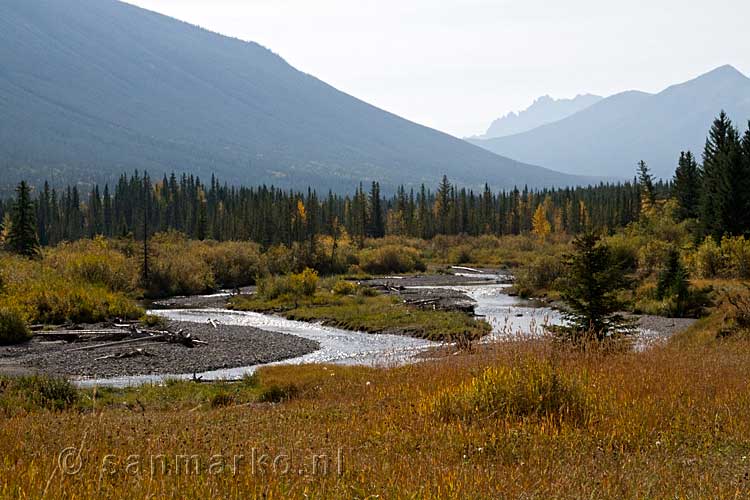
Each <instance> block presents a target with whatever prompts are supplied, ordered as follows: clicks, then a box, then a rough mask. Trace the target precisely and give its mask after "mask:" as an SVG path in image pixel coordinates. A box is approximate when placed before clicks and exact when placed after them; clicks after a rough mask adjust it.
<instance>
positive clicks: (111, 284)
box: [45, 237, 138, 292]
mask: <svg viewBox="0 0 750 500" xmlns="http://www.w3.org/2000/svg"><path fill="white" fill-rule="evenodd" d="M45 260H46V264H48V265H49V266H51V267H52V268H54V269H56V270H57V271H59V272H61V273H64V274H66V275H69V276H70V277H71V278H73V279H74V280H80V281H83V282H85V283H89V284H92V285H101V286H105V287H107V288H109V289H110V290H113V291H121V292H132V291H134V290H135V289H136V287H137V286H136V284H137V279H138V272H137V270H136V269H137V267H136V266H135V264H134V262H133V261H132V259H129V258H128V257H126V256H125V254H124V253H122V252H120V251H118V250H117V249H115V248H113V247H112V245H111V244H110V243H109V242H108V241H107V240H105V239H104V238H102V237H97V238H95V239H93V240H80V241H77V242H75V243H63V244H61V245H59V246H58V247H56V248H54V249H52V250H50V251H49V255H48V256H46V258H45Z"/></svg>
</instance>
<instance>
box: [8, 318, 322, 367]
mask: <svg viewBox="0 0 750 500" xmlns="http://www.w3.org/2000/svg"><path fill="white" fill-rule="evenodd" d="M167 327H168V328H169V329H170V330H172V331H178V330H182V331H183V332H185V333H186V334H188V333H189V334H190V335H191V336H192V338H195V339H199V340H200V341H202V342H205V344H204V343H199V344H197V345H196V346H195V347H193V348H188V347H185V346H182V345H177V344H169V343H161V342H145V343H138V344H134V345H127V346H111V347H103V348H96V349H93V350H85V351H80V350H78V351H76V350H74V349H76V348H78V347H80V344H77V343H66V342H61V341H54V342H45V341H42V340H40V339H34V340H31V341H30V342H27V343H25V344H21V345H17V346H11V347H0V375H3V374H10V375H21V374H32V373H45V374H50V375H60V376H67V377H76V378H106V377H118V376H132V375H155V374H172V373H175V374H176V373H187V374H189V373H200V372H205V371H211V370H218V369H222V368H236V367H241V366H252V365H258V364H264V363H271V362H274V361H281V360H284V359H289V358H295V357H298V356H302V355H305V354H308V353H310V352H313V351H315V350H316V349H318V347H319V345H318V343H317V342H315V341H312V340H308V339H303V338H300V337H295V336H293V335H286V334H282V333H275V332H268V331H264V330H259V329H257V328H250V327H240V326H228V325H222V324H219V323H215V327H214V326H213V325H211V324H208V323H206V324H201V323H187V322H171V323H169V324H168V325H167ZM139 350H140V351H139Z"/></svg>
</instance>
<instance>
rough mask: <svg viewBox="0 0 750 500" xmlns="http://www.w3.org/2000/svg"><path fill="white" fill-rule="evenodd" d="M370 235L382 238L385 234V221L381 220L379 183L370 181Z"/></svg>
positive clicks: (381, 209) (381, 208)
mask: <svg viewBox="0 0 750 500" xmlns="http://www.w3.org/2000/svg"><path fill="white" fill-rule="evenodd" d="M369 220H370V236H371V237H373V238H382V237H383V236H385V222H384V221H383V207H382V204H381V199H380V184H378V183H377V182H373V183H372V188H371V190H370V216H369Z"/></svg>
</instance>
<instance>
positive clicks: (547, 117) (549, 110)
mask: <svg viewBox="0 0 750 500" xmlns="http://www.w3.org/2000/svg"><path fill="white" fill-rule="evenodd" d="M601 100H602V97H600V96H598V95H592V94H582V95H577V96H575V97H574V98H572V99H554V98H552V97H550V96H548V95H545V96H542V97H540V98H538V99H537V100H535V101H534V103H533V104H532V105H531V106H529V107H528V108H526V109H525V110H523V111H519V112H517V113H516V112H513V111H512V112H510V113H508V114H506V115H505V116H503V117H501V118H498V119H497V120H495V121H494V122H492V124H491V125H490V127H489V128H488V129H487V132H486V133H485V134H484V135H482V136H480V137H475V138H474V139H493V138H495V137H505V136H507V135H514V134H520V133H522V132H526V131H528V130H532V129H535V128H537V127H540V126H542V125H546V124H548V123H552V122H556V121H558V120H562V119H563V118H567V117H568V116H570V115H572V114H575V113H577V112H579V111H581V110H584V109H586V108H588V107H589V106H591V105H593V104H596V103H597V102H599V101H601Z"/></svg>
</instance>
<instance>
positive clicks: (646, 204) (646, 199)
mask: <svg viewBox="0 0 750 500" xmlns="http://www.w3.org/2000/svg"><path fill="white" fill-rule="evenodd" d="M638 184H639V185H640V187H641V211H642V212H648V211H649V210H651V209H652V208H654V207H655V206H656V189H655V188H654V178H653V176H652V175H651V171H650V170H649V168H648V166H647V165H646V162H645V161H643V160H641V161H639V162H638Z"/></svg>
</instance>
